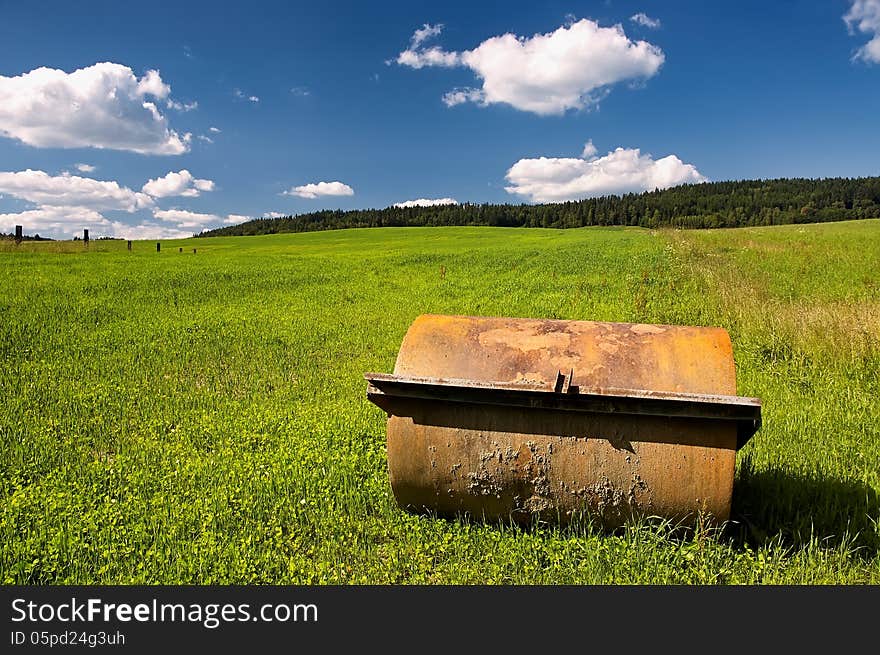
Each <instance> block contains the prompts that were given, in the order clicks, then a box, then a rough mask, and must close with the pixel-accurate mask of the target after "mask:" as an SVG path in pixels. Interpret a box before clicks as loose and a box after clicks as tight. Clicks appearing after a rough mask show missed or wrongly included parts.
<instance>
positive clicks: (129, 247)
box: [128, 241, 131, 252]
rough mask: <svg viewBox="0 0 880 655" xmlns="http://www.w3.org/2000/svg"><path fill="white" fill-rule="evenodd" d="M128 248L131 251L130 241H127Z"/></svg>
mask: <svg viewBox="0 0 880 655" xmlns="http://www.w3.org/2000/svg"><path fill="white" fill-rule="evenodd" d="M128 250H129V252H131V241H129V242H128Z"/></svg>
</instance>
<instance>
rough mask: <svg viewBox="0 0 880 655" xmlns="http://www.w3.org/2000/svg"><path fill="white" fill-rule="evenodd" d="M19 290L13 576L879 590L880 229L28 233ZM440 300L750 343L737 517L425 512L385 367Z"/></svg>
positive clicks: (745, 359)
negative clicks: (381, 381)
mask: <svg viewBox="0 0 880 655" xmlns="http://www.w3.org/2000/svg"><path fill="white" fill-rule="evenodd" d="M180 247H182V248H183V249H184V252H183V253H180V252H178V248H180ZM193 248H196V249H197V252H196V253H195V254H194V253H193ZM441 267H443V268H444V270H445V275H441ZM0 280H2V281H3V282H2V291H0V316H2V319H0V397H2V399H3V402H2V404H0V443H2V455H0V495H2V503H0V579H2V582H3V583H6V584H9V583H19V584H45V583H51V584H59V583H64V584H67V583H89V584H90V583H100V584H112V583H148V584H158V583H193V584H207V583H242V584H248V583H272V584H275V583H279V584H280V583H285V584H287V583H294V584H298V583H306V584H314V583H342V584H347V583H379V584H384V583H464V584H471V583H523V584H532V583H549V584H556V583H656V584H665V583H686V584H690V583H792V584H801V583H831V584H838V583H872V584H880V400H878V399H880V220H864V221H858V222H847V223H833V224H814V225H791V226H782V227H763V228H740V229H736V230H717V231H696V230H692V231H671V230H669V231H664V230H661V231H649V230H645V229H640V228H596V227H594V228H582V229H572V230H543V229H517V228H488V227H484V228H458V227H443V228H384V229H371V230H343V231H333V232H313V233H304V234H285V235H275V236H261V237H226V238H205V239H189V240H185V241H164V242H162V251H161V253H157V252H156V249H155V242H154V241H153V242H135V243H134V247H133V251H132V252H128V251H127V250H126V244H125V242H124V241H118V242H113V241H93V242H91V243H90V244H89V246H88V247H87V248H86V247H85V246H84V245H83V244H82V243H81V242H63V243H62V242H58V243H55V242H53V243H46V242H42V243H33V242H28V243H22V244H21V245H20V246H17V247H16V246H15V245H14V244H12V243H10V242H8V241H7V242H0ZM425 312H433V313H448V314H471V315H500V316H516V317H545V318H563V319H580V320H602V321H625V322H649V323H667V324H693V325H718V326H723V327H725V328H726V329H727V330H728V331H729V332H730V335H731V338H732V340H733V347H734V355H735V357H736V363H737V370H738V392H739V394H741V395H746V396H758V397H760V398H761V399H762V401H763V416H764V426H763V427H762V429H761V430H760V431H759V432H758V433H757V434H756V436H755V437H754V438H753V439H752V440H751V441H750V442H749V444H748V445H747V446H746V447H745V448H744V449H743V450H742V451H740V453H739V455H738V462H737V479H736V482H735V490H734V508H733V512H734V514H733V516H732V519H733V522H732V523H731V524H730V525H728V526H727V528H726V529H725V530H723V531H708V530H706V531H698V532H697V533H695V534H689V535H686V534H681V533H678V532H676V531H674V530H672V529H670V528H669V527H668V526H665V525H663V524H659V523H656V522H652V521H645V522H643V523H640V524H633V525H631V526H628V527H627V528H625V529H623V530H620V531H617V532H614V533H611V534H605V533H603V532H602V531H600V530H598V529H596V528H593V527H591V526H590V525H588V524H578V525H574V526H571V527H568V528H564V529H560V528H552V527H546V526H538V527H536V528H533V529H528V530H526V529H522V528H517V527H512V526H505V525H482V524H480V523H476V522H468V521H464V520H455V521H450V520H444V519H435V518H431V517H424V516H414V515H410V514H407V513H404V512H402V511H400V510H399V509H398V508H397V507H396V505H395V504H394V500H393V497H392V495H391V490H390V486H389V484H388V479H387V473H386V469H385V453H384V440H385V415H384V414H383V413H382V412H381V411H380V410H379V409H378V408H376V407H375V406H373V405H372V404H370V403H369V402H368V401H367V400H366V398H365V393H364V392H365V386H366V383H365V382H364V380H363V377H362V374H363V372H365V371H387V372H390V371H391V370H392V369H393V367H394V360H395V357H396V354H397V350H398V347H399V346H400V342H401V339H402V338H403V335H404V333H405V332H406V329H407V327H408V326H409V324H410V323H411V322H412V320H413V319H414V318H415V317H416V316H417V315H419V314H421V313H425Z"/></svg>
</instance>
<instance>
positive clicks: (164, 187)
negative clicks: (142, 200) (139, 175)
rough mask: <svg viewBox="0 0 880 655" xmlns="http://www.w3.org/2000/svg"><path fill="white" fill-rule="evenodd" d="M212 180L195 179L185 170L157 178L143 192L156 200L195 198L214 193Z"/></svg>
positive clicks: (147, 184)
mask: <svg viewBox="0 0 880 655" xmlns="http://www.w3.org/2000/svg"><path fill="white" fill-rule="evenodd" d="M213 190H214V182H213V181H212V180H200V179H197V178H194V177H193V176H192V173H190V172H189V171H188V170H186V169H185V168H184V169H183V170H181V171H178V172H177V173H174V172H169V173H168V174H167V175H165V177H157V178H156V179H155V180H150V181H149V182H147V183H146V184H144V188H143V189H142V191H143V192H144V193H147V194H149V195H151V196H153V197H154V198H167V197H169V196H186V197H188V198H195V197H196V196H198V195H199V194H200V193H201V192H202V191H213Z"/></svg>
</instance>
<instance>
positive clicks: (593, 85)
mask: <svg viewBox="0 0 880 655" xmlns="http://www.w3.org/2000/svg"><path fill="white" fill-rule="evenodd" d="M427 27H429V26H426V28H427ZM439 28H440V26H436V27H432V28H431V30H430V33H429V34H427V35H425V36H417V35H420V32H424V29H423V30H421V31H417V32H416V34H414V35H413V38H412V40H411V41H410V47H409V48H408V49H407V50H405V51H403V52H401V53H400V55H398V57H397V63H398V64H400V65H402V66H409V67H410V68H416V69H418V68H423V67H426V66H441V67H452V66H464V67H467V68H470V69H471V70H472V71H473V72H474V74H475V75H476V76H477V78H479V79H480V80H481V82H482V86H481V88H479V89H477V88H458V89H454V90H453V91H450V92H448V93H446V94H445V95H444V97H443V101H444V102H445V103H446V104H447V105H448V106H454V105H457V104H462V103H464V102H474V103H477V104H479V105H482V106H486V105H490V104H496V103H503V104H508V105H510V106H512V107H514V108H516V109H520V110H522V111H529V112H533V113H536V114H541V115H549V114H563V113H565V112H566V111H567V110H569V109H584V108H586V107H590V106H592V105H595V104H596V103H597V102H598V101H599V100H600V99H601V98H602V97H603V96H604V94H605V93H607V90H608V88H609V87H610V86H611V85H613V84H615V83H617V82H621V81H624V80H631V81H635V80H643V79H647V78H649V77H652V76H653V75H655V74H656V73H657V71H658V70H659V69H660V66H661V65H662V64H663V61H664V59H665V55H664V54H663V52H662V50H660V48H658V47H657V46H655V45H652V44H650V43H648V42H646V41H632V40H630V39H629V38H628V37H627V36H626V34H625V33H624V31H623V28H622V27H621V26H620V25H614V26H612V27H600V26H599V24H598V23H596V22H594V21H591V20H588V19H582V20H579V21H576V22H571V23H570V24H567V25H565V26H563V27H560V28H559V29H557V30H556V31H555V32H551V33H548V34H535V35H534V36H532V37H530V38H526V37H518V36H515V35H513V34H509V33H508V34H503V35H501V36H495V37H492V38H490V39H487V40H486V41H483V42H482V43H481V44H480V45H478V46H477V47H476V48H474V49H473V50H465V51H464V52H448V51H445V50H443V49H442V48H440V47H438V46H431V47H428V48H426V47H424V41H425V39H426V38H428V37H429V36H435V35H436V34H438V33H439Z"/></svg>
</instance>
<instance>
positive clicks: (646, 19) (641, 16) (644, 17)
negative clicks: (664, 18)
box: [629, 11, 660, 30]
mask: <svg viewBox="0 0 880 655" xmlns="http://www.w3.org/2000/svg"><path fill="white" fill-rule="evenodd" d="M629 19H630V20H631V21H632V22H633V23H635V24H636V25H641V26H642V27H647V28H649V29H652V30H656V29H658V28H659V27H660V19H659V18H651V17H650V16H648V14H646V13H645V12H643V11H640V12H639V13H637V14H635V15H633V16H630V17H629Z"/></svg>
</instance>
